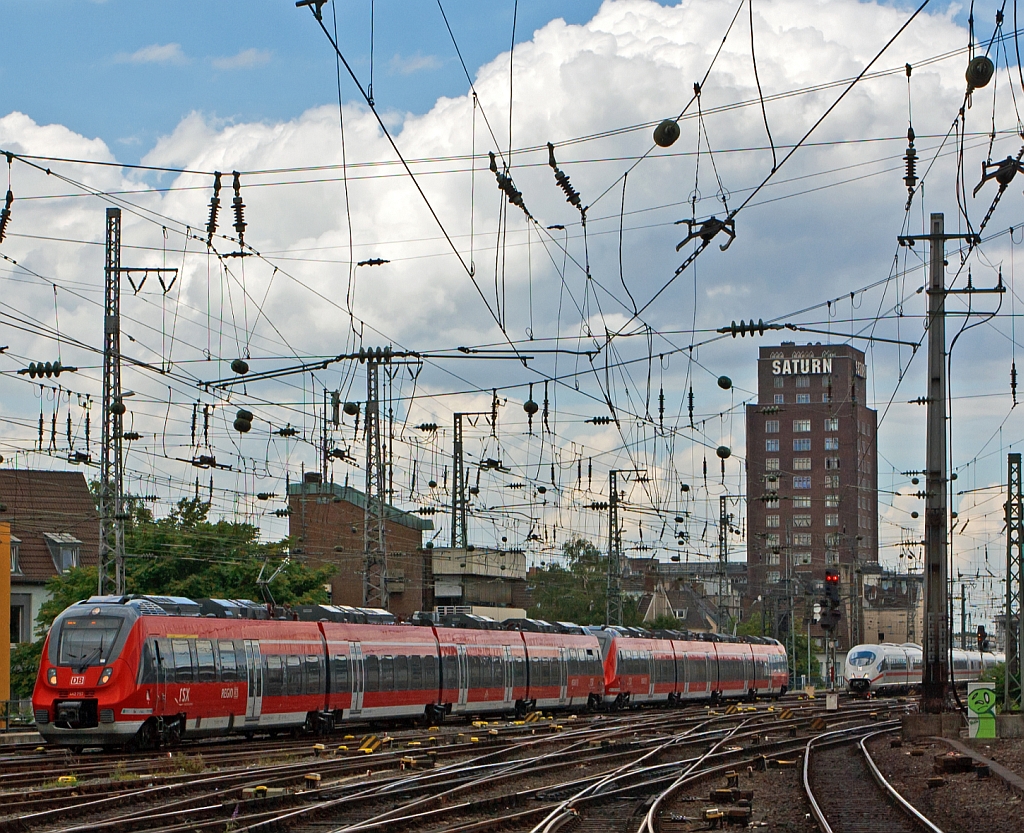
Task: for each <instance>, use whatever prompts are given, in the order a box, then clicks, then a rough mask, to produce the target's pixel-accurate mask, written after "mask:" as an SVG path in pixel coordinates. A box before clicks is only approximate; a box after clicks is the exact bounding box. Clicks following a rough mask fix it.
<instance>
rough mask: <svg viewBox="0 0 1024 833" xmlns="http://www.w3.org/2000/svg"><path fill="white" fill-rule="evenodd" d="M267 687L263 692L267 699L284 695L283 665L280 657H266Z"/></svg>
mask: <svg viewBox="0 0 1024 833" xmlns="http://www.w3.org/2000/svg"><path fill="white" fill-rule="evenodd" d="M266 659H267V685H266V689H265V691H264V694H266V695H267V696H268V697H280V696H281V695H283V694H284V663H283V662H282V661H281V657H278V656H270V657H267V658H266Z"/></svg>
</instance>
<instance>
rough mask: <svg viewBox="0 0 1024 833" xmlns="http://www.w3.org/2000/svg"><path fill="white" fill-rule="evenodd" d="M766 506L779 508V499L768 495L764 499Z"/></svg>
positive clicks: (766, 507)
mask: <svg viewBox="0 0 1024 833" xmlns="http://www.w3.org/2000/svg"><path fill="white" fill-rule="evenodd" d="M764 508H765V509H778V508H779V499H778V498H777V497H766V498H765V499H764Z"/></svg>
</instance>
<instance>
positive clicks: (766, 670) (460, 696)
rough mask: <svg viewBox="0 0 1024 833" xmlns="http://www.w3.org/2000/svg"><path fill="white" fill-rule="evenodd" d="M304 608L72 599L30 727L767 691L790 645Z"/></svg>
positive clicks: (206, 731)
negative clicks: (301, 614) (281, 613)
mask: <svg viewBox="0 0 1024 833" xmlns="http://www.w3.org/2000/svg"><path fill="white" fill-rule="evenodd" d="M202 611H213V612H207V613H206V615H201V612H202ZM306 612H307V614H308V616H309V618H311V619H313V620H311V621H296V620H293V619H287V620H284V619H258V618H256V619H254V618H244V617H246V616H249V615H253V614H254V613H260V614H262V613H263V611H262V609H261V608H259V606H257V605H253V604H252V603H244V602H243V603H228V602H221V601H217V600H202V601H201V602H199V603H197V602H193V601H191V600H189V599H174V598H166V597H129V596H123V597H122V596H116V597H110V596H105V597H93V598H91V599H89V600H88V601H84V602H79V603H77V604H74V605H72V606H71V607H69V608H68V609H67V610H65V611H64V612H63V613H61V614H60V615H59V616H58V617H57V618H56V619H55V620H54V623H53V625H52V627H51V628H50V632H49V634H48V635H47V638H46V642H45V644H44V647H43V656H42V662H41V664H40V668H39V675H38V677H37V681H36V687H35V691H34V692H33V696H32V700H33V708H34V711H35V719H36V725H37V727H38V730H39V732H40V734H42V735H43V737H44V738H45V739H46V740H47V741H49V742H53V743H58V744H62V745H66V746H72V747H84V746H118V745H126V744H134V745H136V746H140V747H142V746H150V745H153V744H155V743H158V742H161V741H170V742H173V741H175V740H177V739H179V738H181V737H185V736H188V737H201V736H207V735H214V734H226V733H230V732H236V733H243V734H246V735H253V734H256V733H266V732H276V731H281V730H308V731H328V730H330V729H332V728H334V727H335V726H337V725H339V724H342V723H345V722H347V721H359V720H396V719H409V718H420V719H426V720H430V721H437V720H441V719H443V718H444V717H445V716H446V715H483V714H520V715H521V714H524V713H525V712H526V711H528V710H532V709H535V708H543V709H558V708H562V709H580V708H599V707H601V706H602V705H609V706H616V707H620V706H625V705H635V704H641V703H653V702H662V703H678V702H682V701H684V700H692V699H698V698H702V699H718V698H722V697H748V696H754V695H768V696H778V695H780V694H782V693H784V692H785V690H786V685H787V673H786V668H787V665H786V653H785V650H784V649H783V647H782V646H781V645H780V644H779V643H777V642H775V641H774V640H769V639H762V640H753V641H748V642H740V641H697V640H694V639H688V638H684V637H683V635H676V634H670V635H668V636H667V637H666V638H653V637H650V636H649V635H646V632H630V631H628V630H625V629H597V628H582V627H579V626H566V625H560V626H551V625H548V624H547V623H541V622H534V621H532V620H525V621H523V622H519V623H514V624H512V625H506V627H515V628H517V629H514V630H513V629H502V628H501V627H500V626H498V624H497V623H493V622H489V621H487V620H482V619H479V618H478V617H461V620H460V621H459V622H457V623H453V624H459V625H462V626H461V627H444V626H441V625H439V624H436V623H433V622H429V621H425V620H424V621H421V624H418V625H400V624H394V623H390V622H388V621H387V617H386V615H384V616H379V617H377V618H378V619H379V621H378V622H377V623H375V624H367V623H354V622H350V621H329V618H331V617H330V615H328V616H327V617H324V616H323V614H325V613H326V614H333V613H338V614H341V611H340V609H338V608H331V607H328V606H316V607H313V608H310V609H309V610H308V611H306ZM183 613H185V614H187V615H182V614H183ZM239 616H241V617H243V618H238V617H239ZM338 618H342V619H343V618H344V616H339V617H338ZM363 618H364V621H365V617H363ZM370 618H371V619H372V618H374V617H373V616H372V615H371V617H370ZM677 637H678V638H677Z"/></svg>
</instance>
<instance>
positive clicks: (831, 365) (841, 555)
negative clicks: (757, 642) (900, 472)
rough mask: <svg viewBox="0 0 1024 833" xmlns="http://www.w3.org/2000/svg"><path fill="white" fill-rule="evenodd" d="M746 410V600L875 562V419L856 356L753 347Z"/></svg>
mask: <svg viewBox="0 0 1024 833" xmlns="http://www.w3.org/2000/svg"><path fill="white" fill-rule="evenodd" d="M757 377H758V389H757V393H758V396H757V404H756V405H748V406H747V413H746V417H747V530H748V534H747V565H748V586H747V596H748V598H751V599H753V598H757V597H758V596H763V597H764V598H765V599H767V598H768V597H769V596H770V595H772V594H773V593H774V592H776V590H775V588H777V585H778V584H779V582H780V581H783V580H785V579H787V578H791V579H797V580H798V584H799V585H801V586H803V587H807V586H808V585H809V584H810V582H812V581H813V580H815V579H817V580H821V579H823V578H824V576H825V569H826V567H828V566H840V565H842V567H843V570H842V572H843V573H844V574H845V575H849V574H850V571H852V569H853V567H854V565H856V564H858V563H865V562H877V561H878V467H877V457H878V454H877V445H876V440H875V431H876V427H877V413H876V412H875V411H873V410H872V409H871V408H869V407H867V404H866V401H867V370H866V366H865V363H864V354H863V353H862V352H861V351H860V350H857V349H856V348H854V347H850V346H848V345H822V344H808V345H797V344H794V343H793V342H784V343H783V344H781V345H780V346H778V347H762V348H760V353H759V356H758V373H757Z"/></svg>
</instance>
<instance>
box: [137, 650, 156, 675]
mask: <svg viewBox="0 0 1024 833" xmlns="http://www.w3.org/2000/svg"><path fill="white" fill-rule="evenodd" d="M138 681H139V683H140V684H141V685H145V684H147V683H150V684H152V683H155V682H156V646H155V645H154V644H153V640H152V639H147V640H146V641H145V642H143V643H142V657H141V658H140V659H139V674H138Z"/></svg>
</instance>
